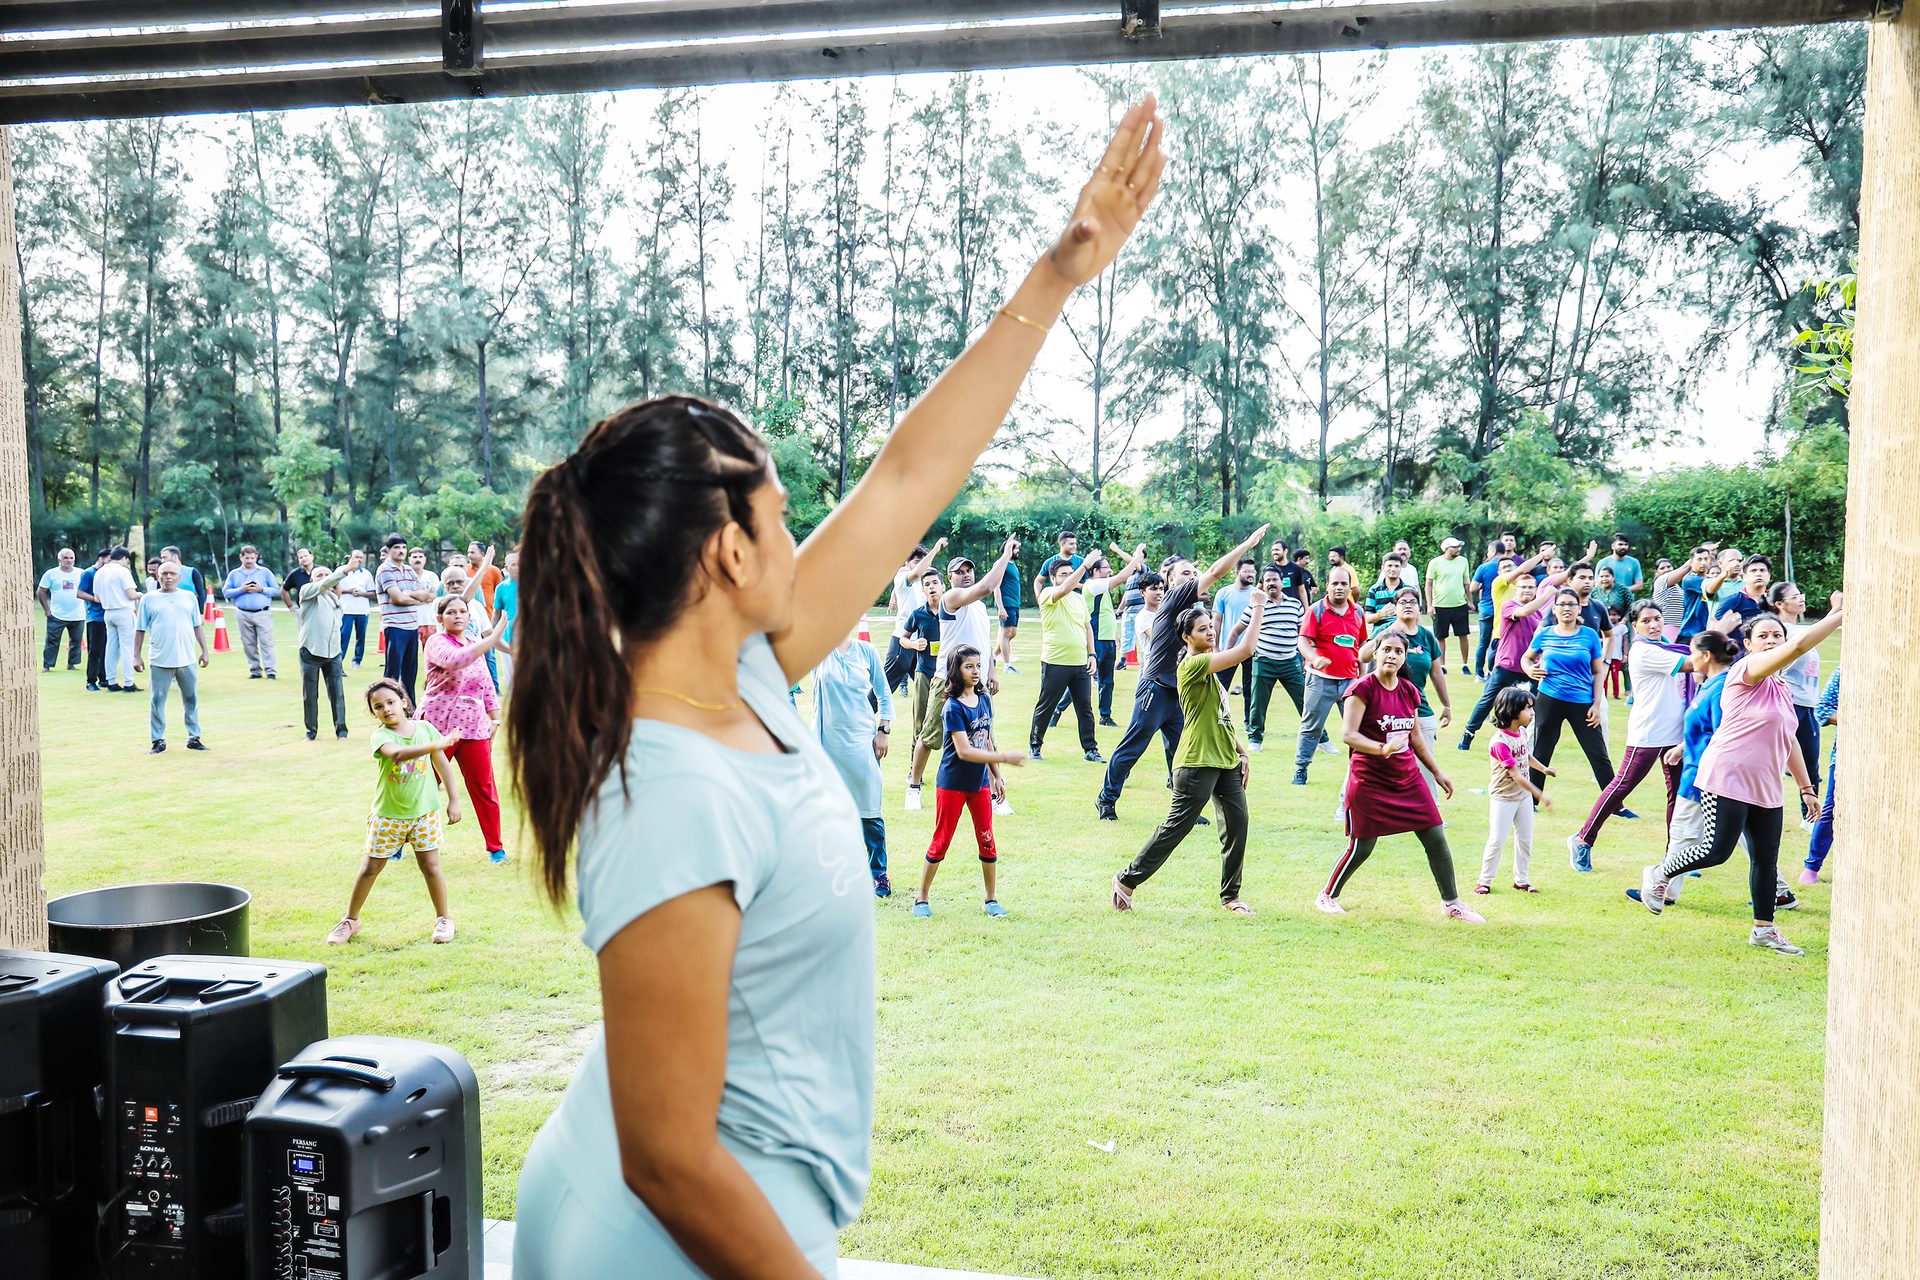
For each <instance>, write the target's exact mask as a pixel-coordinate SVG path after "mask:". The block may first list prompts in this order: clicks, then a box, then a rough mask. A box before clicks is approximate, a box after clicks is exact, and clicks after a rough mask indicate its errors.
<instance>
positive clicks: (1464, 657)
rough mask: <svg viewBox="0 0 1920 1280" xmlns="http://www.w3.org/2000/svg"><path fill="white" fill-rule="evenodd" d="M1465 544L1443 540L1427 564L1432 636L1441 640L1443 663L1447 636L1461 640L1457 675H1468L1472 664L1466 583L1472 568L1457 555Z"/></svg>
mask: <svg viewBox="0 0 1920 1280" xmlns="http://www.w3.org/2000/svg"><path fill="white" fill-rule="evenodd" d="M1466 546H1467V544H1466V543H1464V542H1462V541H1460V539H1458V538H1443V539H1441V541H1440V554H1439V555H1438V556H1435V557H1434V558H1433V559H1431V560H1429V561H1427V607H1428V608H1430V609H1432V610H1433V634H1434V635H1435V636H1437V637H1439V639H1440V649H1441V654H1442V657H1441V661H1442V662H1443V663H1444V662H1445V661H1446V658H1445V652H1446V648H1447V637H1448V636H1450V635H1455V636H1459V637H1460V674H1461V675H1465V674H1467V667H1468V665H1469V663H1470V661H1471V658H1470V655H1469V652H1468V648H1467V646H1468V644H1469V643H1470V641H1469V639H1468V637H1467V620H1468V616H1469V613H1470V611H1469V609H1468V607H1467V583H1468V582H1469V581H1470V580H1471V578H1472V577H1473V566H1471V565H1469V564H1468V563H1467V558H1466V557H1465V556H1463V555H1461V554H1460V553H1461V552H1462V551H1464V550H1466Z"/></svg>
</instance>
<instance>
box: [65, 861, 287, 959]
mask: <svg viewBox="0 0 1920 1280" xmlns="http://www.w3.org/2000/svg"><path fill="white" fill-rule="evenodd" d="M252 901H253V895H252V894H250V893H248V892H247V891H246V890H245V889H236V888H235V887H234V886H232V885H230V884H193V883H165V884H123V885H116V886H115V887H113V888H111V889H89V890H87V891H86V892H85V893H70V894H68V895H67V896H66V897H64V898H55V899H54V900H53V901H51V902H49V903H47V938H48V943H49V946H50V949H51V950H54V951H64V952H67V953H69V954H72V955H80V956H94V957H97V958H98V959H101V960H111V961H113V962H114V963H115V964H117V965H119V966H120V968H121V970H122V971H123V972H124V971H126V970H129V969H132V968H133V967H134V966H135V965H137V964H140V963H142V962H143V961H146V960H151V959H153V957H155V956H167V955H202V956H244V955H250V954H252V953H251V951H250V949H249V947H250V943H249V939H248V936H247V907H248V904H249V903H251V902H252Z"/></svg>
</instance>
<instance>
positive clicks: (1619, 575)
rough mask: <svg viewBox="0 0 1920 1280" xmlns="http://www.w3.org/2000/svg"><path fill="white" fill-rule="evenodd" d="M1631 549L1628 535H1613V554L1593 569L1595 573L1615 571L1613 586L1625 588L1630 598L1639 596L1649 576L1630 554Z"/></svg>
mask: <svg viewBox="0 0 1920 1280" xmlns="http://www.w3.org/2000/svg"><path fill="white" fill-rule="evenodd" d="M1631 549H1632V548H1631V546H1630V544H1629V543H1628V542H1627V539H1626V535H1625V534H1620V533H1616V534H1614V535H1613V554H1612V555H1610V556H1602V557H1601V558H1600V563H1598V564H1596V565H1594V566H1593V568H1594V572H1595V573H1598V572H1599V571H1600V570H1602V569H1611V570H1613V585H1614V586H1616V587H1625V588H1626V589H1627V594H1628V595H1630V596H1638V595H1639V594H1640V584H1641V583H1643V582H1645V581H1646V577H1647V575H1646V574H1645V573H1644V572H1643V571H1642V570H1641V568H1640V561H1639V560H1638V559H1636V558H1635V557H1633V556H1632V555H1629V554H1628V552H1629V551H1630V550H1631Z"/></svg>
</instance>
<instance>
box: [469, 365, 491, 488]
mask: <svg viewBox="0 0 1920 1280" xmlns="http://www.w3.org/2000/svg"><path fill="white" fill-rule="evenodd" d="M473 379H474V382H475V384H476V385H477V388H478V392H477V394H478V399H479V403H478V404H477V405H476V406H475V409H476V413H477V415H478V417H479V421H480V483H482V484H484V485H486V486H487V488H489V489H491V488H493V411H492V408H491V406H490V405H488V403H487V340H486V339H485V338H482V339H480V341H478V342H476V343H474V344H473Z"/></svg>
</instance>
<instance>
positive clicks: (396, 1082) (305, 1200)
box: [246, 1036, 484, 1280]
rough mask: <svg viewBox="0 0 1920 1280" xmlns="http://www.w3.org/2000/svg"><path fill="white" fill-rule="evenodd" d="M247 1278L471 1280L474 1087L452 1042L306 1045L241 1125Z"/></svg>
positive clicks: (476, 1223)
mask: <svg viewBox="0 0 1920 1280" xmlns="http://www.w3.org/2000/svg"><path fill="white" fill-rule="evenodd" d="M246 1163H247V1259H248V1271H247V1274H248V1276H249V1280H414V1278H415V1277H421V1276H426V1277H439V1278H441V1280H469V1277H474V1278H476V1280H477V1277H478V1276H479V1274H480V1272H481V1269H482V1267H483V1265H484V1262H483V1258H482V1250H481V1244H480V1236H481V1230H482V1223H481V1209H482V1203H481V1187H480V1087H479V1084H478V1082H477V1081H475V1079H474V1075H473V1069H472V1068H471V1067H469V1066H468V1065H467V1061H466V1059H465V1058H462V1057H461V1056H460V1055H459V1054H457V1053H455V1052H453V1051H452V1050H451V1049H443V1048H441V1047H440V1046H438V1045H432V1044H423V1043H421V1042H420V1041H417V1040H399V1039H394V1038H391V1037H388V1036H341V1037H339V1038H337V1039H333V1040H323V1041H321V1042H320V1043H319V1044H314V1045H309V1046H307V1048H306V1050H305V1052H303V1053H301V1054H300V1055H299V1057H298V1058H297V1059H295V1060H294V1061H291V1062H288V1063H287V1064H286V1065H285V1066H283V1067H281V1068H280V1071H279V1078H278V1079H277V1080H275V1081H274V1082H273V1085H272V1086H271V1087H270V1088H269V1089H268V1090H267V1091H266V1092H265V1093H264V1094H262V1095H261V1097H260V1101H259V1103H258V1104H257V1105H256V1106H255V1107H254V1109H253V1114H252V1115H250V1116H248V1117H247V1125H246Z"/></svg>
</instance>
